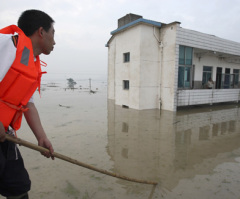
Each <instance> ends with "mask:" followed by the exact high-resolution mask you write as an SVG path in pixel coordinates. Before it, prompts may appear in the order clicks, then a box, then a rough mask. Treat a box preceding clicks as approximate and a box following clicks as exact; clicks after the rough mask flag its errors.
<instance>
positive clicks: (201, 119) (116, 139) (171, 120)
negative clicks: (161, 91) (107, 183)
mask: <svg viewBox="0 0 240 199" xmlns="http://www.w3.org/2000/svg"><path fill="white" fill-rule="evenodd" d="M239 119H240V115H239V107H236V105H235V106H233V105H227V106H226V107H223V106H222V107H221V108H220V106H218V107H217V106H212V107H211V109H210V108H202V109H199V108H198V109H196V108H195V109H188V110H179V111H178V112H169V111H161V112H160V111H159V110H143V111H139V110H132V109H125V108H122V107H121V106H117V105H114V103H113V102H112V101H111V100H109V101H108V153H109V155H110V156H111V158H112V160H113V162H114V172H116V173H119V174H122V175H125V176H129V177H132V178H138V179H143V180H152V181H158V182H160V183H161V185H162V186H163V187H165V188H167V189H169V190H172V189H173V188H174V187H176V185H177V184H178V182H179V180H181V179H183V178H193V177H194V176H196V175H197V174H210V173H211V172H213V169H214V168H215V167H216V166H217V165H219V164H221V163H223V162H227V161H233V160H234V158H235V157H234V155H232V156H229V152H230V153H232V151H233V150H235V149H238V148H240V133H239V132H238V130H237V129H239V127H240V124H239Z"/></svg>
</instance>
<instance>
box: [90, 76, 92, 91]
mask: <svg viewBox="0 0 240 199" xmlns="http://www.w3.org/2000/svg"><path fill="white" fill-rule="evenodd" d="M91 90H92V89H91V78H89V91H91Z"/></svg>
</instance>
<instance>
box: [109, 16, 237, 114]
mask: <svg viewBox="0 0 240 199" xmlns="http://www.w3.org/2000/svg"><path fill="white" fill-rule="evenodd" d="M111 35H112V36H111V38H110V39H109V41H108V42H107V44H106V47H108V99H112V100H115V104H117V105H122V106H126V107H129V108H133V109H138V110H143V109H163V110H170V111H176V110H177V107H180V106H188V105H199V104H213V103H220V102H230V101H232V102H233V101H236V102H238V101H239V99H240V82H239V73H240V72H239V71H240V43H238V42H234V41H229V40H226V39H222V38H219V37H216V36H214V35H209V34H205V33H201V32H197V31H193V30H189V29H185V28H182V27H181V26H180V23H179V22H173V23H170V24H164V23H161V22H156V21H152V20H147V19H144V18H142V16H140V15H135V14H127V15H126V16H124V17H122V18H120V19H119V20H118V28H117V29H116V30H114V31H112V32H111ZM210 80H212V81H211V82H210Z"/></svg>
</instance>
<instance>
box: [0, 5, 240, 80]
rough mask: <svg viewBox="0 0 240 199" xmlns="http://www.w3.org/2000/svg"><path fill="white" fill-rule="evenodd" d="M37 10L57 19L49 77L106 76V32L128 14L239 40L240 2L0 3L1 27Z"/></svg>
mask: <svg viewBox="0 0 240 199" xmlns="http://www.w3.org/2000/svg"><path fill="white" fill-rule="evenodd" d="M26 9H39V10H42V11H44V12H46V13H48V14H49V15H50V16H51V17H52V18H53V19H54V20H55V25H54V27H55V30H56V35H55V40H56V46H55V48H54V51H53V52H52V53H51V54H50V55H49V56H44V55H43V56H41V59H42V60H43V61H45V62H47V64H48V67H47V71H48V73H50V74H51V73H66V72H68V73H69V72H70V73H81V74H83V75H84V74H86V75H89V74H93V73H97V74H102V75H105V76H106V75H107V56H108V54H107V52H108V51H107V50H108V49H107V48H106V47H105V44H106V43H107V41H108V40H109V38H110V37H111V35H110V32H111V31H113V30H115V29H116V28H117V20H118V19H119V18H121V17H123V16H125V15H126V14H129V13H134V14H138V15H142V16H143V18H145V19H150V20H154V21H159V22H162V23H171V22H173V21H179V22H181V27H183V28H188V29H192V30H196V31H200V32H203V33H208V34H212V35H215V36H218V37H221V38H224V39H228V40H232V41H237V42H240V0H201V1H199V0H181V1H180V0H131V1H127V0H41V1H34V0H11V1H8V0H1V3H0V28H3V27H5V26H7V25H10V24H16V22H17V19H18V17H19V16H20V14H21V12H22V11H24V10H26Z"/></svg>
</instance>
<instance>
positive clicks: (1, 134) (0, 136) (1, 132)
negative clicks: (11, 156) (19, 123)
mask: <svg viewBox="0 0 240 199" xmlns="http://www.w3.org/2000/svg"><path fill="white" fill-rule="evenodd" d="M5 138H6V134H5V128H4V126H3V123H2V122H1V121H0V142H4V141H5Z"/></svg>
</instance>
